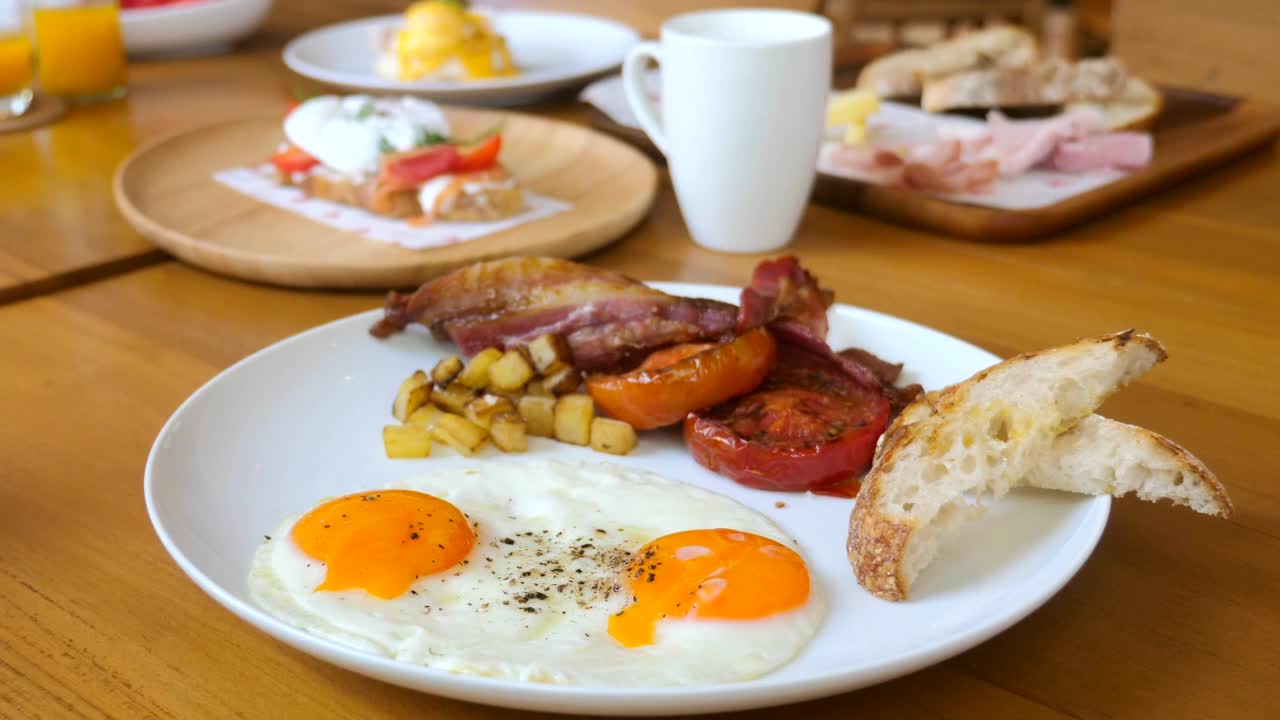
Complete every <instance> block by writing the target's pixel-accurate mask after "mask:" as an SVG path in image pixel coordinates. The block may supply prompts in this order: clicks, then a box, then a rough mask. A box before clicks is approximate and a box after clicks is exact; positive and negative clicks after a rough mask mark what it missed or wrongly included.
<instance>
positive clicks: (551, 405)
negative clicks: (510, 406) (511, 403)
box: [517, 395, 556, 437]
mask: <svg viewBox="0 0 1280 720" xmlns="http://www.w3.org/2000/svg"><path fill="white" fill-rule="evenodd" d="M517 407H518V408H519V410H520V417H521V418H524V424H525V432H527V433H528V434H530V435H536V436H538V437H554V435H555V409H556V399H555V398H553V397H550V396H541V395H525V396H524V397H522V398H520V402H519V403H518V404H517Z"/></svg>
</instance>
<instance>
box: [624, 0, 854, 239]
mask: <svg viewBox="0 0 1280 720" xmlns="http://www.w3.org/2000/svg"><path fill="white" fill-rule="evenodd" d="M650 59H653V60H655V61H657V63H658V65H659V66H660V67H661V77H662V80H661V83H660V84H659V87H660V90H659V98H660V100H659V102H660V103H661V106H662V113H661V114H662V118H661V120H659V119H658V112H657V111H656V110H655V108H654V105H653V101H652V100H650V98H649V96H648V93H647V92H646V88H645V83H644V73H645V68H646V65H647V64H648V61H649V60H650ZM622 78H623V87H624V88H625V89H626V93H627V101H628V102H629V103H630V104H631V109H632V111H633V112H634V113H635V114H636V117H637V118H638V119H639V120H640V124H641V126H643V127H644V129H645V132H647V133H648V134H649V138H650V139H652V140H653V143H654V144H655V145H657V146H658V148H659V149H660V150H661V151H662V153H663V154H664V155H666V156H667V165H668V167H669V168H670V170H671V179H672V182H673V183H674V184H675V189H676V198H677V199H678V200H679V202H680V211H681V212H682V213H683V214H684V219H685V223H686V224H687V225H688V226H689V232H690V234H691V235H692V236H693V239H694V241H695V242H697V243H698V244H699V245H702V246H704V247H707V248H711V249H713V250H722V251H725V252H767V251H770V250H777V249H778V248H780V247H782V246H784V245H786V244H787V242H788V241H790V239H791V236H792V234H793V233H794V232H795V228H796V225H797V224H798V223H799V222H800V216H801V214H802V213H803V212H804V208H805V203H806V202H807V200H808V197H809V191H810V190H811V188H812V186H813V181H814V177H815V175H816V171H815V167H816V166H817V161H818V150H819V147H820V145H821V142H822V134H823V124H824V121H825V115H826V103H827V93H828V92H829V91H830V89H831V23H830V22H829V21H828V20H827V19H826V18H824V17H822V16H820V15H815V14H810V13H801V12H791V11H787V10H745V9H744V10H710V11H706V12H695V13H689V14H686V15H678V16H676V17H674V18H671V19H670V20H668V21H667V22H666V23H664V24H663V26H662V37H661V41H660V42H657V43H652V42H645V43H640V44H639V45H637V46H636V47H635V48H633V49H632V50H631V53H630V55H628V56H627V59H626V62H624V63H623V66H622Z"/></svg>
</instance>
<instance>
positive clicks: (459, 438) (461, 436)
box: [431, 414, 488, 457]
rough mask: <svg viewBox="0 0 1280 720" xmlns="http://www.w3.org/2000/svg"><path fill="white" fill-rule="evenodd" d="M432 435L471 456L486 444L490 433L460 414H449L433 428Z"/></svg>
mask: <svg viewBox="0 0 1280 720" xmlns="http://www.w3.org/2000/svg"><path fill="white" fill-rule="evenodd" d="M431 437H433V438H435V439H436V440H439V441H440V442H442V443H444V444H446V445H448V446H449V447H451V448H453V449H454V450H457V451H458V452H459V453H462V454H463V455H466V456H467V457H471V456H472V455H475V454H476V451H477V450H479V449H480V446H481V445H484V441H485V438H486V437H488V433H487V432H486V431H485V429H484V428H482V427H480V426H479V425H476V424H475V423H473V422H471V421H470V420H468V419H466V418H464V417H461V416H459V415H448V414H446V415H445V416H444V417H442V418H440V422H439V423H437V424H436V426H435V427H433V428H431Z"/></svg>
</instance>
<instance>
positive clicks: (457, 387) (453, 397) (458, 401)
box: [431, 382, 476, 415]
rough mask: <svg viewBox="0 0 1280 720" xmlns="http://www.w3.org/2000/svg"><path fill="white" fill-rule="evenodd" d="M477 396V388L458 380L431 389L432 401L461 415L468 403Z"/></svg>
mask: <svg viewBox="0 0 1280 720" xmlns="http://www.w3.org/2000/svg"><path fill="white" fill-rule="evenodd" d="M475 397H476V391H475V390H473V389H472V388H469V387H467V386H466V385H463V384H462V383H457V382H452V383H449V384H448V385H446V386H444V387H443V388H436V389H435V390H432V391H431V402H433V403H435V404H436V405H438V406H440V407H441V408H443V409H445V410H448V411H449V412H451V413H453V414H455V415H461V414H462V413H463V410H464V408H466V406H467V403H469V402H471V401H472V400H474V399H475Z"/></svg>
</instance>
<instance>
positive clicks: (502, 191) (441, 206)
mask: <svg viewBox="0 0 1280 720" xmlns="http://www.w3.org/2000/svg"><path fill="white" fill-rule="evenodd" d="M280 179H281V182H289V183H292V180H291V179H289V178H285V177H281V178H280ZM441 179H442V180H445V181H446V183H445V184H446V185H447V190H448V192H447V197H448V202H447V203H440V202H436V203H434V205H433V207H432V208H423V207H422V205H421V203H420V201H419V198H418V191H417V190H400V191H397V192H393V193H389V194H388V195H387V200H388V202H387V203H386V204H385V205H380V206H377V207H375V203H374V201H373V198H374V189H375V184H374V181H373V180H372V179H368V180H364V181H357V180H354V179H350V178H345V177H342V176H338V175H335V174H332V173H328V172H312V173H310V174H308V175H306V176H304V177H302V178H301V179H300V181H299V182H297V183H296V184H297V186H298V187H300V188H302V190H303V192H305V193H307V194H308V195H310V196H312V197H318V198H321V199H323V200H329V201H332V202H337V203H342V204H344V205H353V206H355V207H358V208H361V209H362V210H367V211H369V212H372V213H376V214H378V215H385V216H387V217H393V218H416V217H422V216H425V215H430V216H431V217H433V218H437V219H440V220H445V221H449V222H490V221H493V220H501V219H503V218H508V217H511V216H513V215H517V214H519V213H520V212H522V211H523V210H524V208H525V203H524V192H523V191H522V190H521V189H520V187H519V185H518V184H516V182H515V181H514V180H511V176H510V175H509V174H508V173H507V172H506V170H503V169H501V168H495V169H492V170H482V171H478V172H472V173H465V174H460V175H450V176H441ZM428 211H429V212H428Z"/></svg>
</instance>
